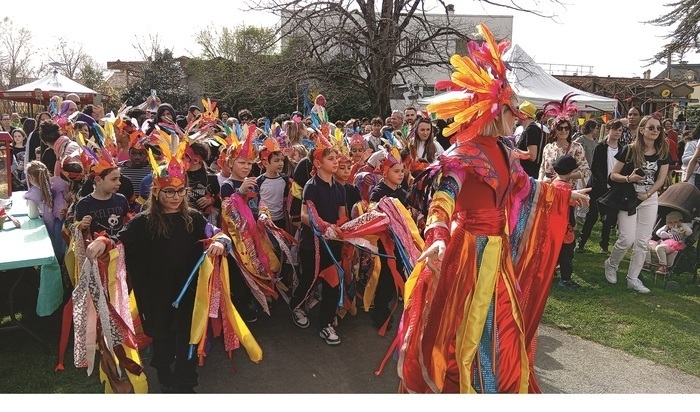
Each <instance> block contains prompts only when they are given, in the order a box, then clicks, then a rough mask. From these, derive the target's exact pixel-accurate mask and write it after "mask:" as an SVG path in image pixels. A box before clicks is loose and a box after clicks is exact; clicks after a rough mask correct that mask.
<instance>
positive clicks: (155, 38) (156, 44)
mask: <svg viewBox="0 0 700 412" xmlns="http://www.w3.org/2000/svg"><path fill="white" fill-rule="evenodd" d="M135 38H136V43H134V44H132V46H133V48H134V49H136V51H138V52H139V55H140V56H141V59H142V60H149V61H150V60H153V58H154V57H155V56H156V54H158V53H161V52H163V47H162V46H161V44H160V36H159V35H158V34H156V35H153V34H149V35H148V39H145V38H139V37H138V36H135ZM171 50H172V49H171Z"/></svg>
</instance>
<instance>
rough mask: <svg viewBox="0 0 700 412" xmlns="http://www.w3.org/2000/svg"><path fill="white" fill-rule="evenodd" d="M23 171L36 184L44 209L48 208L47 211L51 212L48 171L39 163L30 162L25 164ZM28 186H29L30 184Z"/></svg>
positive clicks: (35, 161)
mask: <svg viewBox="0 0 700 412" xmlns="http://www.w3.org/2000/svg"><path fill="white" fill-rule="evenodd" d="M25 170H26V172H27V175H28V176H31V177H33V178H34V181H35V182H36V183H37V187H38V188H39V191H40V192H41V200H42V201H43V202H44V204H45V205H46V207H48V208H49V210H51V211H53V196H52V195H51V180H50V175H49V169H47V168H46V165H45V164H43V163H41V162H40V161H38V160H32V161H31V162H29V163H28V164H27V168H26V169H25ZM27 183H29V179H27ZM29 184H30V185H31V183H29Z"/></svg>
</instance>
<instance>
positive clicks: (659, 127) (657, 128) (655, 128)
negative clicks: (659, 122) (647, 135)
mask: <svg viewBox="0 0 700 412" xmlns="http://www.w3.org/2000/svg"><path fill="white" fill-rule="evenodd" d="M647 130H649V131H650V132H653V131H654V130H657V131H659V132H660V131H662V130H664V128H663V127H661V126H647Z"/></svg>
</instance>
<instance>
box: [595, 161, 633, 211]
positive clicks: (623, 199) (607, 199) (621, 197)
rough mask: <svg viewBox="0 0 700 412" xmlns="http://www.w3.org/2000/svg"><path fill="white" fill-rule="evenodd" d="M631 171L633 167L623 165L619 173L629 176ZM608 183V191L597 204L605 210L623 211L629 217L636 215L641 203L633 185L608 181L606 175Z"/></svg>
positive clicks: (628, 164) (630, 164) (627, 164)
mask: <svg viewBox="0 0 700 412" xmlns="http://www.w3.org/2000/svg"><path fill="white" fill-rule="evenodd" d="M633 170H634V165H633V164H632V163H625V165H624V166H623V167H622V170H621V171H620V173H621V174H623V175H629V174H630V173H632V171H633ZM608 182H609V183H610V189H608V191H607V192H605V194H604V195H602V196H601V197H599V198H598V203H599V204H600V205H602V206H603V207H604V208H607V209H612V210H617V211H621V210H623V211H625V212H627V213H628V214H629V215H630V216H632V215H634V214H636V213H637V206H639V205H640V204H641V203H642V201H641V200H639V198H638V197H637V192H636V190H634V184H633V183H627V182H625V183H618V182H614V181H612V180H611V179H610V175H608Z"/></svg>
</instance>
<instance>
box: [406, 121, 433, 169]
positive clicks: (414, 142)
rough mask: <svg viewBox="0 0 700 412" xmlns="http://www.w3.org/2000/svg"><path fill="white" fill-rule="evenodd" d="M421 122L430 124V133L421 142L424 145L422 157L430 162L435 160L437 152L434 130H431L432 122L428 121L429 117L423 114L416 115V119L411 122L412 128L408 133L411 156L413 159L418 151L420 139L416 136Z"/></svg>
mask: <svg viewBox="0 0 700 412" xmlns="http://www.w3.org/2000/svg"><path fill="white" fill-rule="evenodd" d="M421 123H426V124H429V125H430V135H428V138H427V139H425V142H424V143H423V144H424V145H425V148H424V149H423V158H424V159H425V160H427V161H429V162H430V163H432V162H433V161H434V160H435V155H436V154H437V150H436V149H435V130H433V123H432V122H431V121H430V119H427V118H425V117H423V116H418V117H417V118H416V121H415V122H414V123H413V129H412V130H411V134H410V135H409V138H410V142H411V143H410V147H411V157H413V158H414V159H415V158H416V154H417V151H418V143H419V141H420V139H419V138H418V126H419V125H420V124H421Z"/></svg>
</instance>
